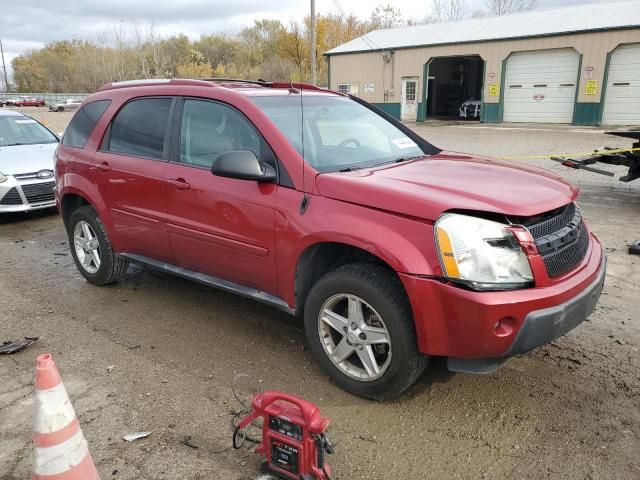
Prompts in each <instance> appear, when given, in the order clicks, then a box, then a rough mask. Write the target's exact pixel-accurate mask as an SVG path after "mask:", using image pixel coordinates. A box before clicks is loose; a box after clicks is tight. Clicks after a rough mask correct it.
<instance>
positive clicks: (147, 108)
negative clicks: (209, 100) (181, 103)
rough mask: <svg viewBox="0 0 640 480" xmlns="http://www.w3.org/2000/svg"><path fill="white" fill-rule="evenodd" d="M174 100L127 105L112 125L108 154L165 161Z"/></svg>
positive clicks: (152, 100)
mask: <svg viewBox="0 0 640 480" xmlns="http://www.w3.org/2000/svg"><path fill="white" fill-rule="evenodd" d="M172 101H173V100H172V99H171V98H141V99H138V100H133V101H131V102H129V103H127V104H126V105H125V106H124V107H123V108H122V110H120V112H119V113H118V115H116V118H115V119H114V120H113V122H112V124H111V133H110V137H109V145H108V146H107V150H109V151H110V152H115V153H124V154H126V155H134V156H137V157H147V158H155V159H158V160H162V159H163V158H164V157H163V152H164V137H165V133H166V131H167V124H168V123H169V113H170V111H171V102H172Z"/></svg>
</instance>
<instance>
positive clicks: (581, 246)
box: [542, 224, 589, 278]
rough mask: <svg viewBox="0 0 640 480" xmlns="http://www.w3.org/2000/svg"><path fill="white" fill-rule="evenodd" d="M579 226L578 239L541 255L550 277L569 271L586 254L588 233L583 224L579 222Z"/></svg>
mask: <svg viewBox="0 0 640 480" xmlns="http://www.w3.org/2000/svg"><path fill="white" fill-rule="evenodd" d="M581 227H582V228H581V229H580V233H579V234H578V239H577V240H576V241H575V242H573V243H570V244H569V245H566V246H564V247H562V248H561V249H559V250H556V251H555V252H553V253H550V254H548V255H545V256H543V257H542V259H543V260H544V266H545V267H546V268H547V273H548V274H549V276H550V277H552V278H553V277H559V276H560V275H564V274H565V273H568V272H570V271H571V270H573V269H574V268H575V267H577V266H578V265H579V264H580V262H581V261H582V259H583V258H584V256H585V255H586V254H587V250H588V249H589V233H588V232H587V229H586V228H585V227H584V224H581Z"/></svg>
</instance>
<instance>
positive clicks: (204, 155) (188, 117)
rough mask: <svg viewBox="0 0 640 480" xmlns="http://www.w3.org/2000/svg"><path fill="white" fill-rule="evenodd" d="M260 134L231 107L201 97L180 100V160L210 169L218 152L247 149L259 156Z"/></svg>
mask: <svg viewBox="0 0 640 480" xmlns="http://www.w3.org/2000/svg"><path fill="white" fill-rule="evenodd" d="M261 144H262V141H261V136H260V134H259V133H258V132H257V131H256V129H255V128H254V127H253V125H251V123H249V121H248V120H247V119H246V118H245V117H244V116H243V115H242V114H240V113H239V112H238V111H236V110H235V109H233V108H231V107H229V106H227V105H223V104H221V103H215V102H208V101H203V100H190V99H187V100H185V101H184V108H183V110H182V124H181V128H180V162H181V163H185V164H190V165H194V166H198V167H206V168H211V166H212V165H213V161H214V160H215V159H216V157H217V156H218V155H220V154H221V153H224V152H228V151H230V150H251V151H252V152H254V153H255V154H256V156H258V158H260V150H261Z"/></svg>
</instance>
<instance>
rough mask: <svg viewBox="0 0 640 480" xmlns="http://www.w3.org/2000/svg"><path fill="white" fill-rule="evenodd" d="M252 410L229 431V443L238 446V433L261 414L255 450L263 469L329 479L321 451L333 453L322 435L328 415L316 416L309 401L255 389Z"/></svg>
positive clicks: (306, 479) (305, 479) (300, 479)
mask: <svg viewBox="0 0 640 480" xmlns="http://www.w3.org/2000/svg"><path fill="white" fill-rule="evenodd" d="M251 407H252V411H251V413H249V415H247V416H246V417H244V418H243V419H242V420H241V421H240V423H239V424H238V426H237V427H236V429H235V431H234V432H233V447H234V448H236V449H237V448H240V446H241V445H238V436H239V434H240V432H241V431H244V429H245V428H246V427H247V426H248V425H249V424H250V423H251V422H253V421H255V420H256V419H257V418H258V417H262V418H263V423H262V440H261V442H260V443H259V444H258V446H257V447H256V449H255V452H256V453H258V454H260V455H263V456H264V457H265V458H266V460H265V462H264V463H263V469H264V470H265V471H266V472H267V473H270V474H272V475H277V476H279V477H281V478H287V479H295V480H330V479H331V468H330V467H329V465H328V464H327V463H326V462H325V458H324V457H325V454H327V453H329V454H330V453H333V446H332V445H331V443H330V442H329V439H328V438H327V435H326V430H327V427H328V426H329V419H328V418H323V417H321V416H320V409H319V408H318V407H317V406H316V405H314V404H313V403H310V402H307V401H306V400H303V399H301V398H297V397H294V396H293V395H288V394H286V393H282V392H277V391H269V392H264V393H259V394H257V395H255V396H254V397H253V400H252V402H251Z"/></svg>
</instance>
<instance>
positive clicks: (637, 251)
mask: <svg viewBox="0 0 640 480" xmlns="http://www.w3.org/2000/svg"><path fill="white" fill-rule="evenodd" d="M629 253H630V254H632V255H640V240H638V241H636V242H633V243H632V244H631V245H629Z"/></svg>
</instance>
